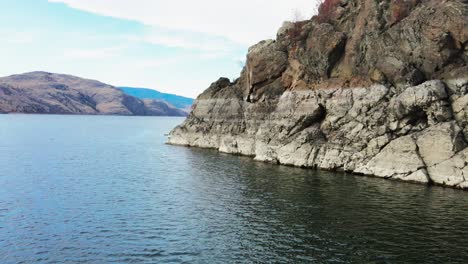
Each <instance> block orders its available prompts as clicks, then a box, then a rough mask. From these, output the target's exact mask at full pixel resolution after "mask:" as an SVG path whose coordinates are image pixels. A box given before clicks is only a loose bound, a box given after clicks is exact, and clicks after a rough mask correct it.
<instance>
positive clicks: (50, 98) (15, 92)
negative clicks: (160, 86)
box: [0, 72, 187, 116]
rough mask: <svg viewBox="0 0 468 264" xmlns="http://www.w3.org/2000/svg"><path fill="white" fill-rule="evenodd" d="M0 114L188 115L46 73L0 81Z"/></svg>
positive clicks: (115, 90) (158, 102)
mask: <svg viewBox="0 0 468 264" xmlns="http://www.w3.org/2000/svg"><path fill="white" fill-rule="evenodd" d="M0 113H38V114H89V115H141V116H144V115H156V116H185V115H187V113H186V112H185V111H183V110H181V109H177V108H175V107H174V106H172V105H171V104H169V103H166V102H164V101H162V100H142V99H139V98H136V97H134V96H131V95H127V94H125V93H124V92H123V91H121V90H120V89H118V88H116V87H114V86H111V85H108V84H105V83H102V82H99V81H95V80H88V79H83V78H80V77H76V76H71V75H65V74H56V73H48V72H30V73H24V74H17V75H11V76H8V77H3V78H0Z"/></svg>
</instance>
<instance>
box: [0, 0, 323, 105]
mask: <svg viewBox="0 0 468 264" xmlns="http://www.w3.org/2000/svg"><path fill="white" fill-rule="evenodd" d="M315 2H317V0H287V1H286V0H235V1H234V0H231V1H224V0H197V1H193V0H0V35H1V36H2V41H1V42H0V60H1V61H2V63H0V65H1V66H0V76H7V75H11V74H18V73H24V72H30V71H48V72H55V73H66V74H71V75H76V76H80V77H85V78H90V79H96V80H99V81H102V82H105V83H108V84H111V85H115V86H131V87H145V88H151V89H157V90H159V91H162V92H168V93H174V94H178V95H183V96H188V97H196V96H197V95H198V94H200V93H201V92H202V91H203V90H205V89H206V88H207V87H208V86H209V85H210V83H212V82H213V81H215V80H217V79H218V78H219V77H221V76H223V77H228V78H230V79H235V78H237V77H238V76H239V73H240V71H241V68H242V62H243V61H245V56H246V52H247V49H248V47H249V46H251V45H253V44H255V43H257V42H259V41H261V40H263V39H268V38H275V35H276V31H277V29H278V28H279V27H280V26H281V24H282V23H283V21H286V20H291V19H293V18H294V16H295V13H297V11H298V12H299V13H300V14H301V16H302V17H303V18H304V19H306V18H309V17H311V16H312V15H313V13H314V12H315V9H316V3H315Z"/></svg>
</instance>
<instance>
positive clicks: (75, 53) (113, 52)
mask: <svg viewBox="0 0 468 264" xmlns="http://www.w3.org/2000/svg"><path fill="white" fill-rule="evenodd" d="M124 48H125V47H124V46H116V47H109V48H101V49H67V50H65V51H64V54H63V56H64V58H66V59H72V60H77V59H106V58H113V57H115V56H117V55H118V54H119V53H120V52H121V51H122V50H123V49H124Z"/></svg>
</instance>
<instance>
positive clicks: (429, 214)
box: [0, 115, 468, 263]
mask: <svg viewBox="0 0 468 264" xmlns="http://www.w3.org/2000/svg"><path fill="white" fill-rule="evenodd" d="M181 121H182V119H180V118H154V117H94V116H67V117H65V116H35V115H31V116H26V115H17V116H0V186H1V187H2V188H1V189H0V262H1V263H18V262H24V263H30V262H40V263H53V262H58V263H67V262H68V263H77V262H86V263H107V262H125V263H128V262H134V263H183V262H189V263H192V262H196V263H235V262H262V263H264V262H293V263H300V262H303V263H464V262H465V261H466V255H467V245H468V225H467V223H468V210H467V208H468V193H467V192H463V191H459V190H452V189H444V188H439V187H433V188H430V187H426V186H420V185H413V184H408V183H400V182H392V181H385V180H382V179H377V178H366V177H356V176H351V175H345V174H341V173H331V172H317V171H313V170H305V169H299V168H291V167H284V166H274V165H269V164H264V163H259V162H255V161H252V160H251V159H250V158H245V157H238V156H231V155H224V154H219V153H216V152H214V151H211V150H201V149H189V148H183V147H175V146H168V145H164V140H165V138H164V136H163V135H164V133H167V132H168V131H169V130H170V129H171V128H172V127H173V126H175V125H176V124H178V123H180V122H181Z"/></svg>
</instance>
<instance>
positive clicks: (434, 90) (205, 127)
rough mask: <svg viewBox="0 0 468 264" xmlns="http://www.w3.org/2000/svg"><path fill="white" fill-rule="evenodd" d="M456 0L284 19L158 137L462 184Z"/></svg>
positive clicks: (466, 89) (463, 30)
mask: <svg viewBox="0 0 468 264" xmlns="http://www.w3.org/2000/svg"><path fill="white" fill-rule="evenodd" d="M465 2H466V1H462V0H453V1H439V0H422V1H405V4H404V5H402V6H397V5H398V3H397V2H394V1H391V2H390V3H389V1H375V0H357V1H337V3H339V5H338V6H336V7H335V8H336V9H334V10H332V12H331V13H330V14H327V16H324V14H320V15H319V16H318V17H315V18H313V19H311V20H310V21H301V22H297V23H285V24H284V25H283V27H282V28H281V29H280V30H279V31H278V36H277V39H276V40H269V41H263V42H260V43H259V44H257V45H255V46H254V47H252V48H251V49H250V50H249V54H248V56H247V65H246V67H245V68H244V70H243V71H242V73H241V76H240V78H239V79H237V80H235V81H234V82H230V81H229V80H227V79H220V80H219V81H218V82H216V83H214V84H213V85H212V86H210V88H209V89H208V90H207V91H205V92H204V93H203V94H201V95H200V96H199V97H198V99H197V102H196V103H195V106H194V108H193V111H192V113H191V114H190V116H189V117H188V119H187V120H186V121H185V122H184V123H183V124H181V125H180V126H178V127H176V128H175V129H174V130H173V131H172V132H171V133H170V137H169V143H170V144H179V145H188V146H196V147H203V148H215V149H218V150H220V151H222V152H226V153H235V154H242V155H248V156H252V157H253V158H255V159H256V160H260V161H266V162H273V163H280V164H287V165H294V166H301V167H307V168H320V169H327V170H337V171H346V172H352V173H357V174H363V175H370V176H378V177H382V178H387V179H395V180H403V181H409V182H420V183H434V184H440V185H446V186H451V187H457V188H467V187H468V172H467V164H468V161H467V156H468V152H467V151H468V150H467V142H468V126H467V123H468V118H467V108H468V99H467V98H468V97H467V96H468V67H467V66H466V63H467V61H468V59H467V52H466V50H467V45H466V44H467V40H468V38H467V35H468V34H467V30H468V29H467V28H468V27H466V26H463V24H466V19H467V17H466V11H465V8H466V3H465ZM394 10H399V11H401V12H399V13H397V12H395V11H394Z"/></svg>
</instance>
